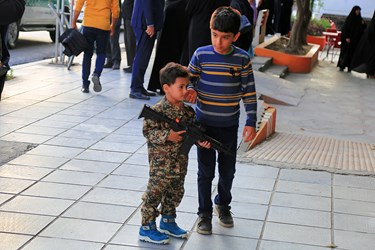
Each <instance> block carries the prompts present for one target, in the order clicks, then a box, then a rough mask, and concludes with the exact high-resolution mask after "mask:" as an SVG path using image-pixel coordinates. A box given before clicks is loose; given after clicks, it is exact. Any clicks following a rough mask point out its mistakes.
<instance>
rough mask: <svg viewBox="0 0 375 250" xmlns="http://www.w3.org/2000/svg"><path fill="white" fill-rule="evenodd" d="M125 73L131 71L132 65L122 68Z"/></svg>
mask: <svg viewBox="0 0 375 250" xmlns="http://www.w3.org/2000/svg"><path fill="white" fill-rule="evenodd" d="M122 70H123V71H124V72H125V73H131V72H132V67H126V68H123V69H122Z"/></svg>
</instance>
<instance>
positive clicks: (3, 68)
mask: <svg viewBox="0 0 375 250" xmlns="http://www.w3.org/2000/svg"><path fill="white" fill-rule="evenodd" d="M0 65H1V63H0ZM8 70H9V69H8V67H7V66H6V65H1V66H0V77H1V76H3V75H5V74H6V73H7V72H8Z"/></svg>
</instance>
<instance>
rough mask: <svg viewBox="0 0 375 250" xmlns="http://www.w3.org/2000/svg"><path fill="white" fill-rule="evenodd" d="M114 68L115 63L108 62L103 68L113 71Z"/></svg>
mask: <svg viewBox="0 0 375 250" xmlns="http://www.w3.org/2000/svg"><path fill="white" fill-rule="evenodd" d="M112 66H113V63H111V62H107V63H106V64H104V65H103V68H105V69H111V68H112Z"/></svg>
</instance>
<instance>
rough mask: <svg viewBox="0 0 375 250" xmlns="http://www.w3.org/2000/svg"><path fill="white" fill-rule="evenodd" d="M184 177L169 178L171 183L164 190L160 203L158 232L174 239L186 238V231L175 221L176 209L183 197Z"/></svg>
mask: <svg viewBox="0 0 375 250" xmlns="http://www.w3.org/2000/svg"><path fill="white" fill-rule="evenodd" d="M184 182H185V175H181V176H179V177H176V178H171V183H170V185H169V187H168V188H166V190H165V193H164V198H163V199H162V201H161V209H160V213H161V215H162V218H161V220H160V232H162V233H165V234H168V235H171V236H173V237H176V238H186V237H187V231H186V230H184V229H181V228H180V227H179V226H178V225H177V223H176V221H175V218H176V217H177V216H176V207H178V205H179V204H180V203H181V200H182V197H183V196H184Z"/></svg>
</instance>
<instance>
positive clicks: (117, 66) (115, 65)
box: [112, 62, 120, 69]
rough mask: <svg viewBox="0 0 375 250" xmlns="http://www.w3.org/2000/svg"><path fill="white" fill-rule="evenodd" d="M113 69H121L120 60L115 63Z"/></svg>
mask: <svg viewBox="0 0 375 250" xmlns="http://www.w3.org/2000/svg"><path fill="white" fill-rule="evenodd" d="M112 69H120V63H118V62H115V63H113V66H112Z"/></svg>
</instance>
